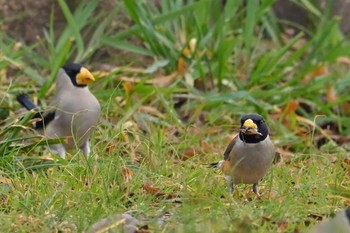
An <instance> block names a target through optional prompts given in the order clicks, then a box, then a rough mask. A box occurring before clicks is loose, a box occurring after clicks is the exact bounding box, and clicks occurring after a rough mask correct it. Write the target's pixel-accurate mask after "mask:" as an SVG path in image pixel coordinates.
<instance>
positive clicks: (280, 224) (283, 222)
mask: <svg viewBox="0 0 350 233" xmlns="http://www.w3.org/2000/svg"><path fill="white" fill-rule="evenodd" d="M277 226H278V228H277V232H278V233H283V232H286V229H287V227H288V222H287V221H286V220H284V219H281V220H279V221H278V222H277Z"/></svg>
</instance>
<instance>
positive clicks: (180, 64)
mask: <svg viewBox="0 0 350 233" xmlns="http://www.w3.org/2000/svg"><path fill="white" fill-rule="evenodd" d="M186 72H187V64H186V61H185V59H184V58H183V57H180V58H179V60H178V61H177V73H178V75H180V76H182V75H184V74H185V73H186Z"/></svg>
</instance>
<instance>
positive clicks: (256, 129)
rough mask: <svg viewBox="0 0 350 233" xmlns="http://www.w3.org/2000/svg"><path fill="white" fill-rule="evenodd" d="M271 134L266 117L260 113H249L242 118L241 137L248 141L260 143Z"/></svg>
mask: <svg viewBox="0 0 350 233" xmlns="http://www.w3.org/2000/svg"><path fill="white" fill-rule="evenodd" d="M268 135H269V128H268V126H267V124H266V122H265V120H264V118H263V117H262V116H260V115H258V114H254V113H253V114H247V115H244V116H243V117H242V118H241V129H240V132H239V138H240V139H241V140H242V141H244V142H246V143H258V142H260V141H263V140H264V139H265V138H266V137H267V136H268Z"/></svg>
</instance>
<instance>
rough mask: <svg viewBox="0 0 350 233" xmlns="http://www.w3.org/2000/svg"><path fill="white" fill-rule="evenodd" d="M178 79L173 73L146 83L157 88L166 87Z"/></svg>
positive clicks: (176, 74) (177, 75)
mask: <svg viewBox="0 0 350 233" xmlns="http://www.w3.org/2000/svg"><path fill="white" fill-rule="evenodd" d="M177 77H179V74H178V73H176V72H174V73H172V74H169V75H166V76H159V77H155V78H154V79H151V80H149V81H148V82H147V83H151V84H153V85H155V86H157V87H167V86H170V84H172V83H173V82H174V80H175V79H176V78H177Z"/></svg>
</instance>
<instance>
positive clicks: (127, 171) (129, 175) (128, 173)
mask: <svg viewBox="0 0 350 233" xmlns="http://www.w3.org/2000/svg"><path fill="white" fill-rule="evenodd" d="M122 174H123V178H124V181H125V182H126V183H127V182H130V181H131V180H132V174H133V172H132V170H130V169H129V168H127V167H123V168H122Z"/></svg>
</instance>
